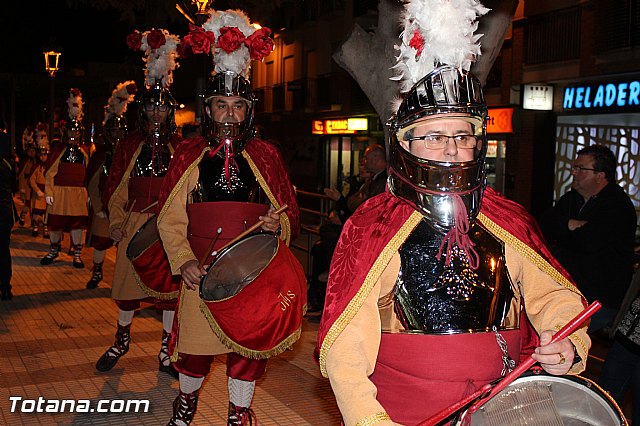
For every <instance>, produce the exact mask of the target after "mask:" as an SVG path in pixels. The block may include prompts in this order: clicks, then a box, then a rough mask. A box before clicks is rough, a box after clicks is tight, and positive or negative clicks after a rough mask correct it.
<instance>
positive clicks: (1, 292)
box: [0, 128, 18, 300]
mask: <svg viewBox="0 0 640 426" xmlns="http://www.w3.org/2000/svg"><path fill="white" fill-rule="evenodd" d="M12 151H13V149H12V146H11V139H10V138H9V135H8V134H7V133H5V132H4V130H3V129H1V128H0V300H11V299H12V298H13V293H12V292H11V288H12V287H11V277H12V276H13V270H12V267H11V249H10V247H9V246H10V243H11V229H12V228H13V225H14V224H15V223H16V222H17V221H18V212H17V211H16V206H15V204H14V202H13V194H14V193H15V192H16V190H17V189H18V188H17V185H16V182H17V181H16V177H17V176H16V168H15V163H14V160H13V159H14V158H15V154H14V153H13V152H12Z"/></svg>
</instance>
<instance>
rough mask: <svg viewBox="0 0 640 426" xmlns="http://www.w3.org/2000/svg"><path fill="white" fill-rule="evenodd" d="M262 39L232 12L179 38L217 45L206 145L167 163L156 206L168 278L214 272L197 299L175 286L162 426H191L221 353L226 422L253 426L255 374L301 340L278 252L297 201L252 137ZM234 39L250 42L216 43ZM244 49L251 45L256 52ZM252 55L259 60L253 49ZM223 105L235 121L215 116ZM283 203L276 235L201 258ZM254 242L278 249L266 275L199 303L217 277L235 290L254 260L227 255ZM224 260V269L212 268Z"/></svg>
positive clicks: (283, 255) (290, 284) (293, 267)
mask: <svg viewBox="0 0 640 426" xmlns="http://www.w3.org/2000/svg"><path fill="white" fill-rule="evenodd" d="M270 33H271V31H270V30H269V29H267V28H262V29H261V30H256V29H255V28H254V27H253V26H251V25H250V23H249V19H248V18H247V17H246V16H245V15H244V14H243V13H242V12H241V11H222V12H217V11H212V12H211V15H210V17H209V19H208V20H207V22H205V23H204V25H203V28H199V27H193V26H192V28H191V33H190V34H189V35H188V36H185V38H184V40H185V41H189V40H192V39H194V38H196V37H199V38H200V40H202V39H203V38H204V39H206V40H209V41H210V42H213V40H217V44H214V43H211V44H210V45H209V44H207V48H206V49H205V50H209V48H210V50H212V53H213V57H214V62H215V72H214V75H213V77H212V78H211V80H210V82H209V86H208V88H207V90H206V92H205V93H204V94H203V99H204V109H205V110H204V111H203V117H204V122H203V128H204V132H203V134H204V137H197V138H194V139H190V140H189V142H185V143H184V144H182V145H181V146H180V147H179V148H178V150H177V151H176V154H175V155H174V158H173V160H172V162H171V165H170V168H169V172H168V175H167V178H166V180H165V182H164V183H163V189H162V192H161V196H160V203H159V208H160V212H159V214H158V231H159V233H160V237H161V239H162V243H163V246H164V250H165V251H166V253H167V256H168V258H169V262H170V265H171V270H172V272H173V274H176V275H178V274H181V273H182V270H183V268H184V267H186V265H188V264H189V262H192V263H198V261H199V262H200V263H201V264H209V263H210V262H213V264H212V265H211V266H210V267H209V271H208V274H207V275H206V276H205V277H204V278H203V279H202V282H201V291H200V294H198V292H197V291H195V290H191V289H188V288H187V285H186V284H184V283H183V284H182V286H181V287H180V288H179V289H180V292H179V302H178V307H177V315H176V320H175V322H174V329H173V331H172V341H171V345H170V346H171V347H170V350H171V352H172V360H174V361H175V362H176V364H175V366H176V369H177V370H178V371H179V372H180V392H179V395H178V397H177V398H176V400H175V402H174V406H173V407H174V411H173V417H172V418H171V420H170V421H169V424H170V425H178V424H189V423H190V422H191V421H192V419H193V417H194V414H195V411H196V407H197V401H198V391H199V389H200V386H201V385H202V382H203V380H204V377H205V376H206V375H207V374H208V372H209V371H210V367H211V363H212V362H213V358H214V355H219V354H223V353H227V354H228V355H227V375H228V383H227V385H228V389H229V412H228V420H227V424H228V425H249V424H252V422H254V421H255V419H254V415H253V412H252V410H251V408H250V406H251V401H252V398H253V393H254V388H255V381H256V380H257V379H258V378H260V377H261V376H262V374H263V373H264V371H265V368H266V363H267V359H268V358H269V357H271V356H274V355H277V354H279V353H281V352H282V351H284V350H286V349H287V348H289V347H290V346H291V345H292V344H293V343H294V342H295V341H296V340H297V339H298V337H299V335H300V327H301V321H302V314H303V307H304V305H305V303H306V280H305V278H304V273H303V272H302V267H301V265H300V264H299V263H298V261H297V260H296V259H295V258H294V257H293V255H292V254H291V252H290V250H289V249H288V247H287V245H288V243H289V242H290V241H291V239H292V238H293V237H295V235H296V234H297V232H298V226H299V211H298V206H297V202H296V197H295V191H294V189H293V186H292V184H291V182H290V180H289V177H288V175H287V172H286V170H285V167H284V162H283V160H282V158H281V156H280V153H279V151H278V149H277V148H276V147H275V146H273V145H272V144H270V143H268V142H266V141H263V140H261V139H259V138H257V137H256V136H255V129H254V125H253V111H254V106H255V102H256V99H255V98H254V96H253V93H252V90H251V84H250V82H249V81H248V79H247V78H248V74H249V67H250V62H249V61H250V58H253V59H257V60H261V59H262V58H263V57H264V56H266V55H268V54H269V53H270V52H271V50H272V48H273V42H272V41H271V39H270V37H269V35H270ZM232 34H233V35H234V36H237V37H240V39H241V40H248V41H245V42H242V43H239V44H237V45H235V46H229V45H227V44H225V43H226V42H225V40H227V37H230V36H231V35H232ZM258 39H259V41H258ZM252 40H255V41H256V43H257V44H255V45H254V48H253V49H252V48H251V41H252ZM258 45H261V46H262V47H263V49H262V53H258V52H257V51H256V48H257V46H258ZM190 47H191V48H192V49H194V51H195V48H196V47H195V46H190ZM225 49H226V50H225ZM229 105H233V108H234V110H233V111H232V110H226V111H225V112H224V113H219V112H217V110H216V109H221V108H223V106H224V108H227V107H229ZM235 110H238V111H241V112H240V113H236V112H235ZM238 114H239V115H238ZM285 204H286V205H287V206H288V210H286V211H285V212H284V213H282V214H280V216H279V224H280V230H279V236H278V237H276V236H274V235H271V234H268V235H267V234H261V233H258V234H253V235H250V236H248V237H246V238H245V239H243V240H240V241H238V242H237V243H236V244H234V245H231V246H229V248H228V249H225V250H223V251H221V252H220V253H218V254H217V255H216V256H212V255H211V252H209V251H208V247H211V248H212V249H213V250H215V251H219V250H221V248H222V247H223V246H225V245H227V243H229V242H231V241H232V240H234V238H235V237H236V236H237V235H238V234H241V233H242V232H243V231H244V230H245V229H247V228H248V226H250V225H252V224H254V223H255V222H257V221H258V218H259V216H261V215H262V216H264V215H267V214H268V211H269V208H270V206H273V208H275V209H278V208H280V207H282V206H284V205H285ZM261 238H264V240H265V241H275V244H274V247H275V251H274V252H273V258H271V257H270V263H269V265H268V266H266V267H264V266H261V267H260V268H258V269H260V270H262V272H261V273H260V274H259V275H258V276H257V277H255V279H253V281H251V283H250V284H248V285H247V286H246V287H244V288H242V290H240V291H239V292H238V293H237V294H236V293H233V294H227V295H226V296H224V297H222V296H221V299H218V298H216V299H213V300H212V299H209V298H207V296H206V294H205V293H206V290H205V288H206V283H207V280H208V279H209V278H211V279H215V277H216V276H218V274H219V273H222V274H225V277H224V278H221V280H222V284H228V283H229V282H230V281H232V280H233V273H228V272H229V271H228V270H235V269H246V270H251V269H253V266H254V263H253V262H255V257H256V256H257V253H256V252H255V251H253V250H249V251H247V252H246V255H241V256H233V254H232V253H238V252H240V251H241V250H242V249H241V248H240V247H241V246H242V244H250V241H254V240H256V239H261ZM212 241H213V245H211V244H212ZM226 250H228V251H226ZM227 259H230V260H228V264H227V265H228V266H227V267H225V268H220V269H218V266H217V265H218V264H225V261H227ZM231 259H233V260H231ZM262 268H264V269H262ZM224 269H228V270H224ZM223 270H224V271H223ZM247 281H248V280H247ZM175 288H176V289H178V287H177V286H176V287H175ZM250 312H251V313H250ZM254 424H255V423H254Z"/></svg>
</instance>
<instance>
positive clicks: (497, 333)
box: [317, 0, 590, 425]
mask: <svg viewBox="0 0 640 426" xmlns="http://www.w3.org/2000/svg"><path fill="white" fill-rule="evenodd" d="M486 12H487V10H486V9H485V8H484V7H482V5H480V4H479V3H477V2H457V3H454V2H434V1H426V0H413V1H411V2H410V3H409V4H408V5H407V10H406V15H405V16H406V21H405V30H404V33H403V34H404V39H403V43H402V47H401V58H405V59H406V60H408V61H413V62H412V63H411V64H410V65H412V66H413V67H408V66H403V64H402V63H401V65H400V66H399V68H401V70H402V71H403V78H407V79H408V82H406V83H405V84H406V85H405V87H406V88H407V89H408V91H407V92H406V93H405V94H404V96H403V97H402V99H401V103H400V105H399V106H398V107H397V110H396V112H395V114H394V115H393V116H392V119H391V120H390V122H389V140H388V152H389V169H388V170H389V179H388V189H387V192H385V193H383V194H380V195H378V196H376V197H374V198H372V199H370V200H368V201H367V202H366V203H365V204H363V205H362V206H361V207H360V208H359V209H358V210H357V211H356V212H355V213H354V215H353V216H352V217H351V218H350V219H349V221H348V222H347V223H346V224H345V226H344V229H343V232H342V237H341V239H340V241H339V242H338V246H337V247H336V251H335V254H334V258H333V263H332V266H331V271H330V275H329V282H328V287H327V296H326V302H325V310H324V313H323V315H322V322H321V324H320V328H319V331H318V350H317V355H318V356H319V361H320V369H321V372H322V374H323V375H324V376H325V377H328V378H329V380H330V382H331V386H332V388H333V391H334V393H335V395H336V400H337V403H338V406H339V408H340V411H341V413H342V416H343V419H344V423H345V424H346V425H355V424H359V425H361V424H389V425H390V424H397V423H400V424H406V425H415V424H418V423H421V422H422V421H425V420H427V419H430V418H432V416H434V415H435V414H437V413H439V412H440V411H441V410H443V409H447V408H449V407H451V406H452V405H454V404H455V403H456V402H458V401H460V400H462V399H463V398H464V397H466V396H467V395H469V394H471V393H473V392H474V391H475V390H477V389H479V388H480V387H482V386H484V385H485V384H487V383H490V382H492V381H494V380H496V379H499V378H500V377H501V376H504V375H505V374H506V372H508V371H510V370H511V369H513V367H514V365H515V363H517V362H518V361H519V360H520V359H521V354H522V353H524V352H525V347H526V346H527V345H530V346H529V347H530V348H531V349H533V348H535V353H534V354H533V357H534V358H535V360H536V361H538V362H539V363H540V365H541V367H542V368H543V369H544V370H545V371H546V372H548V373H550V374H554V375H562V374H567V373H569V374H577V373H579V372H580V371H582V370H583V369H584V368H585V362H584V360H586V358H587V351H588V349H589V347H590V340H589V337H588V336H587V334H586V326H583V327H582V328H580V329H579V330H578V331H576V332H575V333H573V334H572V335H571V336H570V337H569V338H568V339H562V340H560V341H558V342H555V343H550V341H551V338H552V336H553V335H554V334H555V332H556V331H557V330H559V329H560V328H561V327H563V326H564V325H565V324H566V323H567V322H569V321H570V320H571V319H572V318H573V317H574V316H576V315H577V314H578V313H579V312H581V311H582V310H583V309H584V303H585V300H584V298H583V297H582V295H581V294H580V292H579V291H578V290H577V289H576V287H575V286H574V284H573V283H572V281H571V279H570V277H569V275H568V274H567V273H566V272H565V271H564V270H563V269H562V267H561V266H560V265H559V264H558V262H557V261H556V260H555V259H553V257H552V256H551V255H550V253H549V251H548V250H547V249H546V247H545V245H544V243H543V241H542V239H541V238H540V236H539V234H538V233H537V232H536V230H537V227H536V226H535V221H534V220H533V219H532V218H531V217H530V216H529V215H528V214H527V213H526V212H525V211H524V209H523V208H522V207H521V206H519V205H517V204H515V203H513V202H511V201H508V200H507V199H505V198H504V197H502V196H501V195H499V194H497V193H496V192H494V191H493V190H491V189H490V188H486V187H485V184H486V179H485V167H484V165H485V158H486V151H487V138H486V119H487V107H486V103H485V100H484V98H483V94H482V88H481V85H480V82H479V81H478V79H477V78H476V77H475V76H473V75H472V74H471V73H470V72H468V71H467V70H465V68H467V67H468V65H465V62H464V61H461V62H455V61H452V60H451V59H450V58H451V55H449V56H447V55H446V53H447V52H448V50H447V49H448V48H447V46H450V45H451V44H450V43H451V42H452V41H454V40H456V37H457V38H458V39H461V40H462V41H463V43H462V44H463V45H464V46H467V47H465V48H467V50H469V54H468V55H467V56H465V58H463V59H467V58H469V57H473V53H474V52H475V53H476V54H477V53H479V46H476V45H475V40H473V39H472V37H473V28H472V29H471V30H469V28H468V25H469V22H467V19H468V17H469V16H474V17H475V16H476V15H478V16H479V15H482V14H484V13H486ZM417 15H418V16H417ZM453 17H462V18H461V19H459V20H458V21H456V22H452V18H453ZM431 19H434V20H435V22H436V24H435V27H434V26H431V25H427V24H429V23H431V22H432V21H431ZM438 22H444V23H446V24H447V27H446V28H444V29H443V31H444V30H448V32H445V33H443V32H441V31H437V30H434V28H436V29H437V28H440V27H439V26H438V24H437V23H438ZM465 23H466V27H465ZM419 24H420V25H427V26H425V27H420V26H419ZM471 24H473V22H471ZM425 28H428V29H425ZM430 31H433V32H430ZM420 39H422V40H427V39H428V40H430V43H431V44H430V46H431V47H430V50H429V52H427V51H426V49H425V51H424V52H422V51H421V49H420V47H421V46H423V45H424V43H420ZM414 46H415V47H414ZM476 48H477V49H478V50H477V51H476ZM458 51H463V50H458ZM431 55H435V57H433V56H431ZM416 57H418V58H419V60H420V61H427V63H425V62H422V63H419V64H417V65H416V64H415V62H416ZM445 61H449V63H451V65H442V63H444V62H445ZM429 62H430V63H431V66H430V67H428V66H426V65H428V63H429ZM468 62H469V65H470V61H468ZM421 65H425V67H421ZM525 307H526V309H525ZM529 321H530V324H532V325H533V329H531V328H529V327H530V326H528V322H529ZM425 424H427V423H425ZM429 424H432V423H429Z"/></svg>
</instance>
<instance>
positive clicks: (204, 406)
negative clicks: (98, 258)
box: [0, 221, 340, 426]
mask: <svg viewBox="0 0 640 426" xmlns="http://www.w3.org/2000/svg"><path fill="white" fill-rule="evenodd" d="M27 225H28V221H27ZM68 245H69V235H68V234H65V237H64V241H63V244H62V246H63V251H62V252H61V255H60V257H58V259H56V260H55V261H54V263H53V264H51V265H49V266H41V265H40V259H41V258H42V257H43V256H44V255H45V254H46V253H47V251H48V248H49V243H48V241H47V240H44V239H43V238H42V237H41V236H40V237H32V236H31V230H30V229H28V228H20V227H16V228H14V231H13V233H12V236H11V253H12V259H13V280H12V284H13V294H14V297H13V300H11V301H2V302H1V303H0V423H2V424H5V425H39V424H40V425H116V424H118V425H120V424H123V425H134V424H135V425H165V424H166V423H167V422H168V420H169V418H170V417H171V413H172V403H173V400H174V399H175V397H176V395H177V394H178V382H177V380H175V379H173V378H171V377H170V376H169V375H167V374H165V373H160V372H158V360H157V354H158V351H159V349H160V340H161V335H162V317H161V313H160V312H158V311H156V310H155V308H154V307H153V306H151V305H143V308H142V309H141V310H140V311H139V312H138V313H137V314H136V316H135V318H134V320H133V325H132V328H131V346H130V350H129V352H128V353H127V354H126V355H125V356H124V357H123V358H121V359H120V361H119V362H118V364H117V365H116V366H115V367H114V369H113V370H111V371H109V372H107V373H99V372H97V371H96V369H95V363H96V361H97V360H98V358H99V357H100V356H101V355H102V354H103V352H104V351H105V350H106V349H107V348H108V347H109V346H110V345H111V344H112V343H113V340H114V334H115V331H116V321H117V308H116V306H115V304H114V303H113V301H112V300H111V298H110V288H109V284H110V283H111V278H112V276H113V267H114V261H115V249H114V248H112V249H110V250H109V251H108V252H107V257H106V260H105V264H104V272H105V280H104V281H103V282H102V283H100V286H99V288H97V289H95V290H88V289H86V288H85V285H86V282H87V281H88V279H89V277H90V273H91V270H90V268H91V266H92V261H91V259H92V256H93V250H92V249H85V250H84V251H83V253H82V258H83V261H84V263H85V265H86V266H85V268H84V269H76V268H74V267H73V266H72V257H71V256H69V255H68V254H67V253H66V251H67V249H68ZM317 328H318V325H317V322H310V321H308V320H307V319H306V318H305V320H304V324H303V332H302V337H301V338H300V340H299V341H298V342H297V343H296V344H295V345H294V346H293V349H292V350H288V351H286V352H285V353H283V354H282V355H280V356H278V357H275V358H272V359H271V360H270V361H269V364H268V367H267V372H266V373H265V375H264V377H263V378H261V379H260V380H259V381H258V383H257V387H256V393H255V397H254V402H253V409H254V411H255V413H256V415H257V417H258V421H259V424H260V425H264V426H268V425H338V424H340V414H339V411H338V408H337V406H336V403H335V399H334V397H333V393H332V392H331V387H330V385H329V382H328V380H327V379H324V378H322V377H321V375H320V372H319V369H318V367H317V365H316V364H315V363H314V361H313V358H312V352H313V348H314V345H315V339H316V334H317ZM224 362H225V356H220V357H218V358H217V359H216V361H215V363H214V366H213V368H212V372H211V374H210V375H209V376H208V378H207V379H206V381H205V382H204V385H203V387H202V390H201V393H200V400H199V404H198V411H197V414H196V416H195V419H194V422H193V423H192V424H193V425H225V424H226V416H227V401H228V392H227V380H226V375H225V364H224ZM12 397H13V399H10V398H12ZM16 397H20V398H22V399H21V400H18V399H17V398H16ZM40 397H42V398H43V402H41V403H40V408H41V410H42V411H44V412H36V411H37V410H38V399H39V398H40ZM71 399H73V400H89V401H90V403H88V404H87V403H82V402H78V403H77V404H78V405H77V406H76V410H74V411H82V410H83V409H84V408H85V407H89V406H90V407H91V408H89V411H90V410H91V409H94V411H93V412H86V413H85V412H69V411H71V409H70V408H69V407H70V405H69V404H70V403H67V405H65V411H66V412H64V413H52V412H46V409H47V408H49V411H51V410H53V409H54V408H55V402H54V401H53V400H71ZM24 400H31V401H35V402H29V401H26V402H25V401H24ZM100 400H109V401H108V402H107V403H106V404H113V405H102V406H101V407H102V408H105V407H110V406H111V407H112V408H113V409H114V410H116V411H118V410H119V411H121V412H120V413H102V412H98V411H97V407H98V403H99V401H100ZM135 400H149V401H150V403H149V409H148V411H147V412H138V413H135V412H133V413H132V412H129V413H125V412H123V411H127V410H126V408H123V404H125V403H126V402H127V401H135ZM122 401H124V402H122ZM12 405H14V406H15V407H14V408H15V410H14V411H15V412H11V408H12ZM135 407H136V405H131V406H130V409H129V411H135ZM140 407H141V408H140V409H139V411H142V407H143V406H142V405H141V406H140ZM20 408H23V409H25V411H33V412H22V413H21V412H19V411H20Z"/></svg>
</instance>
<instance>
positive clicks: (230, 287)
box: [200, 234, 278, 301]
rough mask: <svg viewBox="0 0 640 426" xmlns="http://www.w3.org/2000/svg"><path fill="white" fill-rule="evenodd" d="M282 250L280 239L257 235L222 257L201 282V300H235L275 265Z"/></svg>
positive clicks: (231, 248) (213, 264)
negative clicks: (234, 298) (279, 243)
mask: <svg viewBox="0 0 640 426" xmlns="http://www.w3.org/2000/svg"><path fill="white" fill-rule="evenodd" d="M277 250H278V238H277V237H275V236H273V235H271V234H255V235H250V236H249V237H247V238H245V239H242V240H240V241H238V242H236V243H234V244H232V245H231V246H229V247H227V248H226V249H224V250H223V251H222V252H220V253H218V255H217V256H216V257H215V260H214V261H213V262H212V263H211V265H210V266H209V267H208V269H207V274H206V275H205V276H204V277H202V280H201V282H200V297H202V298H203V299H204V300H207V301H218V300H224V299H227V298H229V297H232V296H235V295H236V294H238V293H239V292H240V290H242V289H243V288H245V287H246V286H247V285H249V284H250V283H251V282H253V280H255V279H256V277H258V275H260V273H261V272H262V271H263V270H264V269H265V268H266V267H267V266H268V265H269V263H271V261H272V260H273V258H274V256H275V255H276V252H277Z"/></svg>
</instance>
